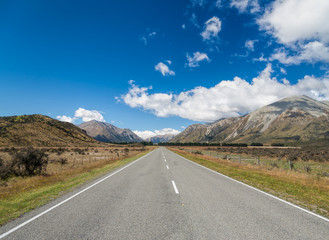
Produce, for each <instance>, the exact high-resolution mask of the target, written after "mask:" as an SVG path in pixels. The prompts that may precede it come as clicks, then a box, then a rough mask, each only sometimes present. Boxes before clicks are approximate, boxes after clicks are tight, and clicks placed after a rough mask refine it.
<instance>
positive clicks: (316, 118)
mask: <svg viewBox="0 0 329 240" xmlns="http://www.w3.org/2000/svg"><path fill="white" fill-rule="evenodd" d="M319 139H329V103H328V102H326V101H323V102H320V101H317V100H314V99H312V98H309V97H307V96H301V97H289V98H285V99H282V100H280V101H277V102H275V103H272V104H270V105H267V106H265V107H262V108H260V109H258V110H256V111H254V112H252V113H250V114H248V115H244V116H239V117H232V118H227V119H220V120H218V121H216V122H213V123H210V124H193V125H191V126H189V127H187V128H186V129H185V130H184V131H183V132H182V133H180V134H178V135H177V136H176V137H175V138H173V139H172V140H171V142H233V143H238V142H239V143H252V142H260V143H276V142H280V143H281V142H282V143H287V142H309V141H314V140H319Z"/></svg>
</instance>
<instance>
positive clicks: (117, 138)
mask: <svg viewBox="0 0 329 240" xmlns="http://www.w3.org/2000/svg"><path fill="white" fill-rule="evenodd" d="M79 127H80V128H81V129H83V130H85V131H86V132H87V134H88V135H89V136H91V137H93V138H95V139H96V140H98V141H102V142H113V143H115V142H143V139H141V138H140V137H138V136H137V135H136V134H135V133H133V131H131V130H130V129H121V128H118V127H116V126H113V125H112V124H109V123H103V122H98V121H95V120H92V121H89V122H85V123H82V124H80V125H79Z"/></svg>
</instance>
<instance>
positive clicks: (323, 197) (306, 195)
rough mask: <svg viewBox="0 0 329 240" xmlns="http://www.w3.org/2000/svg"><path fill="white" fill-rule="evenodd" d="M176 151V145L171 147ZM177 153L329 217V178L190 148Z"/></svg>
mask: <svg viewBox="0 0 329 240" xmlns="http://www.w3.org/2000/svg"><path fill="white" fill-rule="evenodd" d="M171 150H173V151H175V150H174V149H171ZM175 152H176V153H177V154H179V155H181V156H182V157H185V158H187V159H189V160H192V161H194V162H196V163H198V164H200V165H203V166H205V167H208V168H210V169H212V170H215V171H217V172H219V173H222V174H224V175H226V176H229V177H231V178H234V179H236V180H239V181H241V182H244V183H246V184H248V185H251V186H254V187H256V188H258V189H261V190H263V191H266V192H268V193H271V194H273V195H275V196H278V197H280V198H282V199H285V200H288V201H290V202H293V203H295V204H296V205H299V206H301V207H303V208H306V209H308V210H310V211H312V212H315V213H317V214H320V215H322V216H325V217H327V218H328V217H329V186H328V180H325V179H322V178H316V177H312V176H307V175H306V174H300V173H295V172H287V171H282V170H269V169H266V168H264V167H263V168H262V167H256V166H250V165H249V166H247V165H239V164H237V163H230V162H228V161H225V160H211V159H206V158H205V157H203V156H195V155H191V154H188V153H186V152H184V153H182V152H180V151H175Z"/></svg>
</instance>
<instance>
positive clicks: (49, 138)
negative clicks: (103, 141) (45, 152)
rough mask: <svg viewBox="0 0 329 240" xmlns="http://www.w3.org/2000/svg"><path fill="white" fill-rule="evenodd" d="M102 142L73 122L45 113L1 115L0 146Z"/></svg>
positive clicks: (84, 144) (71, 144)
mask: <svg viewBox="0 0 329 240" xmlns="http://www.w3.org/2000/svg"><path fill="white" fill-rule="evenodd" d="M98 145H100V143H99V142H98V141H96V140H95V139H93V138H92V137H90V136H88V135H87V134H86V132H85V131H84V130H82V129H80V128H79V127H77V126H75V125H74V124H72V123H67V122H61V121H58V120H55V119H52V118H50V117H47V116H43V115H38V114H34V115H22V116H10V117H0V147H26V146H33V147H82V146H98Z"/></svg>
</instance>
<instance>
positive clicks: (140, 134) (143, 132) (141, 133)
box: [133, 130, 156, 140]
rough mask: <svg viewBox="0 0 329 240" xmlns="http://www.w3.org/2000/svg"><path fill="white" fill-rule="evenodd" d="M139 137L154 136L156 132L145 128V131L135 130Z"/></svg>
mask: <svg viewBox="0 0 329 240" xmlns="http://www.w3.org/2000/svg"><path fill="white" fill-rule="evenodd" d="M133 132H134V133H135V134H136V135H137V136H138V137H140V138H142V139H144V140H145V139H147V138H149V137H154V136H155V135H156V134H155V133H154V132H152V131H149V130H145V131H137V130H135V131H133Z"/></svg>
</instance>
